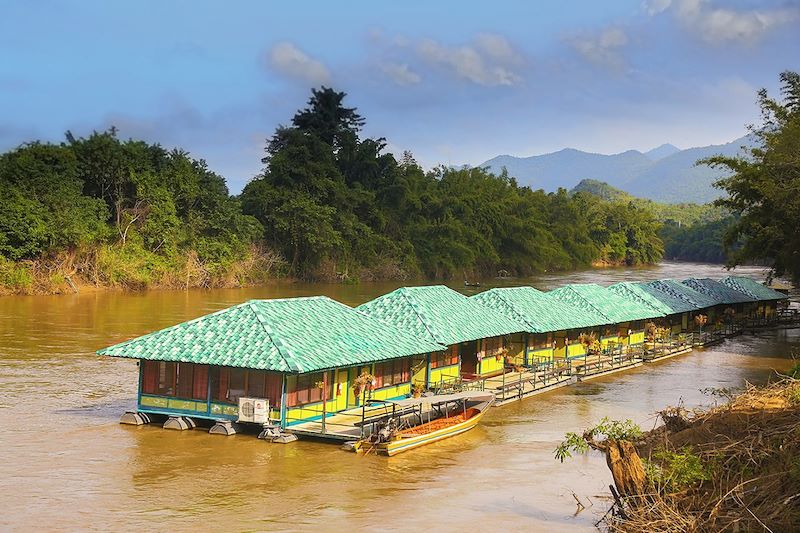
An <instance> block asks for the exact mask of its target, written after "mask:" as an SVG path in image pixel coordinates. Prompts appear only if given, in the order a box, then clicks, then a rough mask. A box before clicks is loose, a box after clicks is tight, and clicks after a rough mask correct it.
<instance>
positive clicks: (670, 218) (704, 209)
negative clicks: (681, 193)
mask: <svg viewBox="0 0 800 533" xmlns="http://www.w3.org/2000/svg"><path fill="white" fill-rule="evenodd" d="M569 192H570V194H575V193H578V192H584V193H588V194H593V195H594V196H598V197H600V198H602V199H604V200H608V201H611V202H626V203H627V202H633V203H634V204H636V205H637V206H639V207H641V208H643V209H647V210H648V211H650V212H651V213H653V216H655V217H656V219H657V220H658V221H659V222H663V223H666V224H675V225H677V226H679V227H680V226H692V225H695V224H698V223H707V222H713V221H718V220H721V219H723V218H726V217H728V216H730V215H729V213H728V212H727V211H726V210H724V209H722V208H720V207H715V206H713V205H709V204H698V203H693V202H681V203H663V202H657V201H654V200H650V199H649V198H639V197H636V196H633V195H632V194H629V193H627V192H626V191H622V190H620V189H617V188H616V187H612V186H611V185H609V184H608V183H605V182H602V181H597V180H591V179H586V180H581V181H580V183H578V184H577V185H576V186H575V187H573V188H572V189H571V190H570V191H569Z"/></svg>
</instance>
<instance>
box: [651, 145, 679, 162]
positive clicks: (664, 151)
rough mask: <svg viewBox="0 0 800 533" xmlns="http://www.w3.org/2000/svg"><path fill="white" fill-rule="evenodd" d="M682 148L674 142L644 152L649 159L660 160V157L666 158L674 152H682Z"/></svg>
mask: <svg viewBox="0 0 800 533" xmlns="http://www.w3.org/2000/svg"><path fill="white" fill-rule="evenodd" d="M680 151H681V149H680V148H678V147H677V146H674V145H672V144H669V143H667V144H662V145H661V146H659V147H658V148H653V149H652V150H648V151H647V152H645V153H644V155H646V156H647V157H648V158H649V159H651V160H653V161H658V160H659V159H664V158H665V157H669V156H671V155H672V154H675V153H678V152H680Z"/></svg>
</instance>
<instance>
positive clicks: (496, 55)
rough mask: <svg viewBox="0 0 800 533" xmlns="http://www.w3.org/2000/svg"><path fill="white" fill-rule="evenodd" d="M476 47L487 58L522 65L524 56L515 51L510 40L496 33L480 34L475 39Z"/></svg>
mask: <svg viewBox="0 0 800 533" xmlns="http://www.w3.org/2000/svg"><path fill="white" fill-rule="evenodd" d="M475 46H476V47H477V48H478V49H479V50H481V51H482V52H483V53H484V54H485V55H486V56H487V57H491V58H493V59H496V60H498V61H502V62H504V63H507V64H522V63H523V60H522V56H520V54H518V53H517V52H516V50H514V48H513V47H512V46H511V43H509V42H508V39H506V38H505V37H503V36H502V35H497V34H494V33H480V34H478V35H477V36H476V37H475Z"/></svg>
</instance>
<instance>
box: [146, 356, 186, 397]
mask: <svg viewBox="0 0 800 533" xmlns="http://www.w3.org/2000/svg"><path fill="white" fill-rule="evenodd" d="M176 367H177V364H176V363H171V362H168V361H142V392H143V393H144V394H155V395H158V396H175V385H176V383H175V379H176V374H177V373H176Z"/></svg>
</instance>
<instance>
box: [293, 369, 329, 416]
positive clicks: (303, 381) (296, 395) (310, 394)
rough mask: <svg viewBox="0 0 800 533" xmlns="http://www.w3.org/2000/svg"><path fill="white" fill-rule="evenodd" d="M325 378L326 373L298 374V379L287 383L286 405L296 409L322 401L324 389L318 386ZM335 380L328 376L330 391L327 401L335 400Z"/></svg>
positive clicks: (327, 394)
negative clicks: (298, 406) (296, 407)
mask: <svg viewBox="0 0 800 533" xmlns="http://www.w3.org/2000/svg"><path fill="white" fill-rule="evenodd" d="M324 378H325V373H324V372H317V373H314V374H298V375H297V377H296V378H294V377H293V378H290V379H289V380H288V381H287V388H286V405H287V406H288V407H295V406H297V405H304V404H307V403H315V402H321V401H322V389H320V388H319V387H318V386H317V384H318V383H320V382H322V381H323V380H324ZM332 382H333V380H332V379H331V376H330V375H328V389H327V390H326V391H325V392H326V397H325V399H326V400H330V399H332V398H333V383H332Z"/></svg>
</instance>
